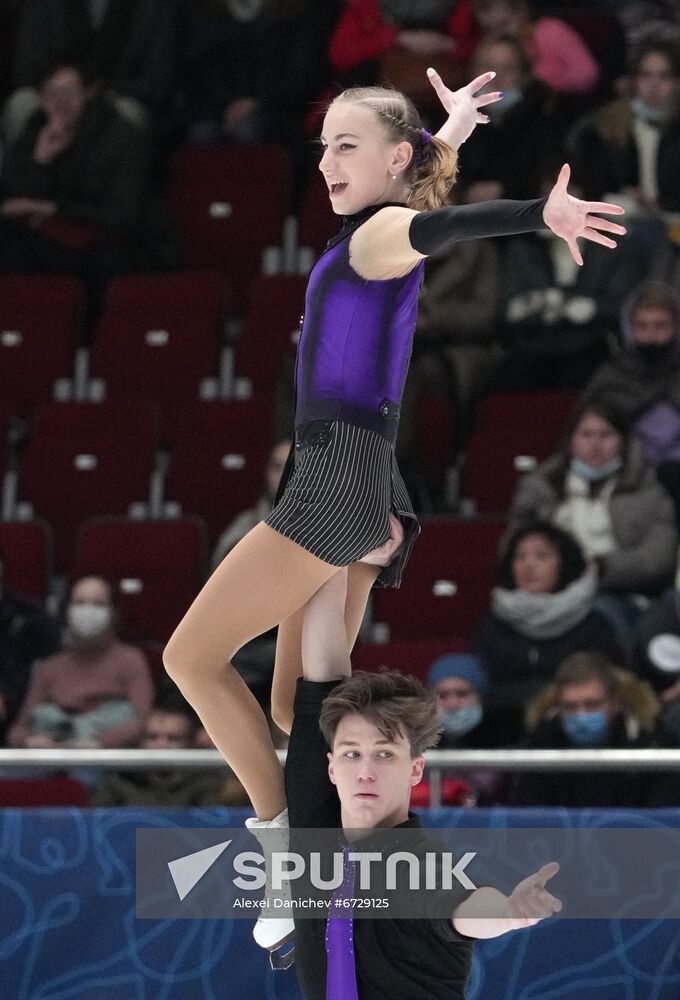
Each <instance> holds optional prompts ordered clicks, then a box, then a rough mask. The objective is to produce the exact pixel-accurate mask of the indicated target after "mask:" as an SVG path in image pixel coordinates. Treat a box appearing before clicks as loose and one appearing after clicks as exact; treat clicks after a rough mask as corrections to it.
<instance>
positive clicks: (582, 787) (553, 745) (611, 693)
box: [514, 653, 660, 809]
mask: <svg viewBox="0 0 680 1000" xmlns="http://www.w3.org/2000/svg"><path fill="white" fill-rule="evenodd" d="M659 707H660V706H659V703H658V700H657V698H656V696H655V695H654V693H653V691H652V689H651V688H650V686H649V684H647V683H646V682H645V681H641V680H639V679H638V678H637V677H635V676H634V675H633V674H631V673H630V672H629V671H627V670H621V669H620V668H618V667H616V666H614V664H612V663H610V662H608V661H607V660H606V659H605V658H604V657H603V656H601V655H599V654H594V653H576V654H574V655H573V656H570V657H568V658H567V659H566V660H565V661H564V662H563V663H562V664H560V667H559V668H558V670H557V672H556V674H555V678H554V680H553V682H552V683H551V684H549V685H548V686H547V687H546V688H545V690H544V691H542V692H541V693H540V694H539V695H538V696H537V697H536V698H535V699H534V701H533V702H532V704H531V705H530V706H529V708H528V711H527V716H526V725H527V729H528V737H527V740H526V745H527V746H529V747H531V748H534V749H541V750H569V749H585V748H593V747H599V748H602V749H605V748H606V749H637V748H646V747H651V746H654V745H655V744H656V720H657V716H658V714H659ZM654 783H655V778H654V777H653V776H652V775H651V774H649V773H646V772H644V771H635V772H633V773H630V772H629V771H595V770H591V769H590V768H589V769H588V770H581V771H573V772H568V771H553V772H550V771H536V772H527V773H526V774H523V775H522V776H521V778H520V779H519V780H518V781H517V783H516V788H515V794H514V800H515V802H516V804H517V805H522V806H566V807H568V808H571V809H587V808H611V807H616V808H641V807H643V806H645V805H647V804H649V802H650V800H651V796H652V790H653V787H654Z"/></svg>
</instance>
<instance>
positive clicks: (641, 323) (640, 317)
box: [632, 306, 675, 344]
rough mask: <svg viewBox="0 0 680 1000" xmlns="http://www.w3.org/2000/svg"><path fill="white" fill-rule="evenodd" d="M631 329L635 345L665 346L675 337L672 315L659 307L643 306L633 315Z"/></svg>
mask: <svg viewBox="0 0 680 1000" xmlns="http://www.w3.org/2000/svg"><path fill="white" fill-rule="evenodd" d="M632 329H633V340H634V341H635V343H636V344H667V343H669V341H671V340H672V339H673V336H674V335H675V326H674V324H673V314H672V313H671V312H670V310H668V309H663V308H661V307H660V306H649V307H646V306H643V307H641V308H640V309H636V310H635V312H634V313H633V317H632Z"/></svg>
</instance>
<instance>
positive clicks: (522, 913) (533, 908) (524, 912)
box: [505, 861, 562, 928]
mask: <svg viewBox="0 0 680 1000" xmlns="http://www.w3.org/2000/svg"><path fill="white" fill-rule="evenodd" d="M559 870H560V866H559V865H558V863H557V862H556V861H550V862H548V864H546V865H543V867H542V868H539V870H538V871H537V872H534V874H533V875H529V876H528V877H527V878H525V879H522V881H521V882H518V883H517V885H516V886H515V888H514V889H513V890H512V893H511V895H510V896H508V901H507V904H506V911H505V916H506V917H509V918H510V919H511V920H512V921H513V923H515V924H516V925H517V927H518V928H520V927H533V926H534V924H537V923H538V922H539V920H545V918H546V917H551V916H552V915H553V913H559V912H560V910H561V909H562V903H561V902H560V901H559V899H556V898H555V896H553V895H552V894H551V893H549V892H548V890H547V889H546V887H545V885H546V882H548V881H549V880H550V879H551V878H553V877H554V876H555V875H557V873H558V871H559Z"/></svg>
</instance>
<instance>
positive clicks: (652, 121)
mask: <svg viewBox="0 0 680 1000" xmlns="http://www.w3.org/2000/svg"><path fill="white" fill-rule="evenodd" d="M568 144H569V147H570V162H571V164H572V167H573V170H574V180H575V181H576V183H577V184H578V185H579V186H580V188H581V190H582V191H583V192H584V197H585V198H588V199H594V200H600V199H603V198H604V199H605V200H609V201H611V200H614V201H616V200H618V201H619V202H620V201H621V196H624V198H625V207H626V209H627V213H628V222H630V218H631V216H634V215H640V216H643V217H656V216H659V215H660V216H662V217H663V216H668V217H669V218H670V219H671V220H672V219H673V218H674V217H675V214H677V213H678V212H680V191H679V190H678V184H677V163H678V159H679V158H680V47H676V46H674V45H673V44H672V43H668V42H661V41H652V42H649V43H647V44H646V45H645V46H644V47H643V48H641V49H640V51H639V52H638V53H637V55H636V56H635V58H634V59H633V61H632V63H631V68H630V95H629V96H625V97H620V98H617V99H616V100H614V101H611V102H609V103H607V104H604V105H603V106H602V107H599V108H597V109H595V111H593V112H591V113H589V114H588V115H586V116H585V118H583V119H582V120H581V121H580V122H577V123H576V125H575V126H574V129H573V132H572V134H571V136H570V138H569V142H568ZM615 196H616V197H615Z"/></svg>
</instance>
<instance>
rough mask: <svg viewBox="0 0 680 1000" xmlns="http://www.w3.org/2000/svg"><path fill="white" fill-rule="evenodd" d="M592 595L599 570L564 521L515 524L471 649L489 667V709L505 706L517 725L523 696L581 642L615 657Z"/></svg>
mask: <svg viewBox="0 0 680 1000" xmlns="http://www.w3.org/2000/svg"><path fill="white" fill-rule="evenodd" d="M596 597H597V574H596V572H595V571H594V570H593V569H592V568H591V567H590V566H588V565H587V563H586V560H585V557H584V555H583V552H582V551H581V548H580V546H579V544H578V542H577V541H576V540H575V539H574V538H573V537H572V536H571V535H569V534H568V533H567V532H566V531H563V530H562V529H561V528H557V527H555V526H554V525H552V524H549V523H547V522H542V521H537V522H535V523H534V524H530V525H527V526H525V527H522V528H520V529H518V530H517V531H515V532H514V534H513V535H512V536H511V538H510V539H509V541H508V542H507V544H506V545H505V547H504V548H503V550H502V553H501V557H500V562H499V567H498V573H497V585H496V586H495V587H494V589H493V591H492V593H491V609H490V611H489V612H488V613H487V614H486V615H484V617H483V618H482V619H481V621H480V622H479V624H478V626H477V629H476V631H475V634H474V636H473V638H472V641H471V644H470V651H471V652H472V653H474V654H475V655H476V656H478V657H479V658H480V660H481V661H482V663H483V664H484V665H485V667H486V668H487V670H488V671H489V678H490V682H491V686H490V692H489V707H490V709H491V710H493V711H494V712H496V711H498V712H499V713H501V712H502V713H507V715H506V719H507V724H508V725H514V726H516V727H517V731H518V732H519V731H520V728H521V722H520V719H521V712H522V710H523V708H524V706H525V705H526V702H527V700H528V699H530V698H532V697H533V696H534V695H535V694H536V693H537V692H538V691H539V690H540V689H541V688H542V687H543V685H544V684H545V683H546V682H547V681H549V680H551V678H552V676H553V674H554V672H555V670H556V668H557V666H558V665H559V664H560V663H561V662H562V660H563V659H565V657H567V656H569V655H570V654H571V653H576V652H582V651H584V650H585V651H593V652H600V653H604V654H605V655H608V656H612V657H614V658H616V659H618V657H619V655H620V647H619V643H618V641H617V638H616V635H615V632H614V627H613V625H611V624H610V622H609V620H608V619H607V618H606V617H605V615H604V614H603V613H602V612H601V611H599V610H597V609H596V608H595V599H596Z"/></svg>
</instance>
